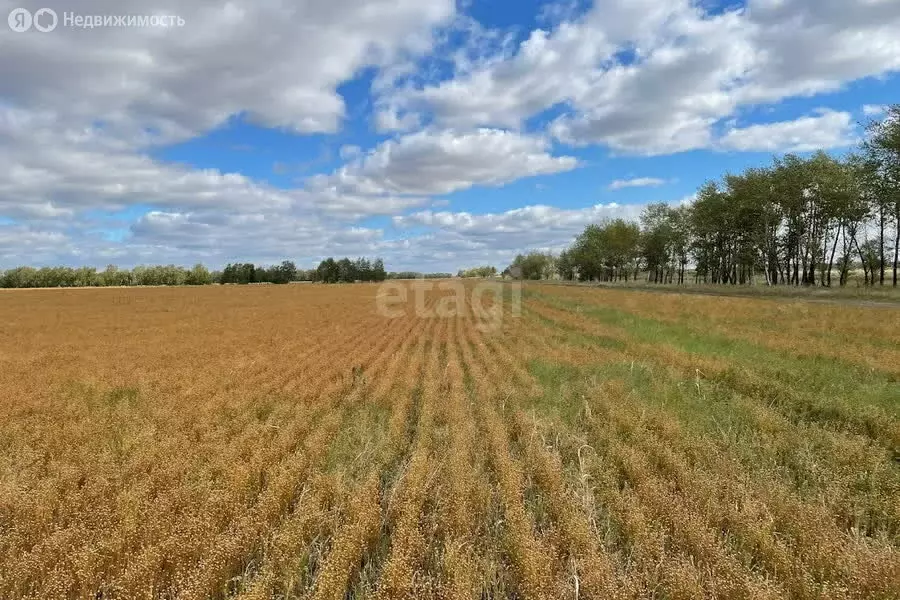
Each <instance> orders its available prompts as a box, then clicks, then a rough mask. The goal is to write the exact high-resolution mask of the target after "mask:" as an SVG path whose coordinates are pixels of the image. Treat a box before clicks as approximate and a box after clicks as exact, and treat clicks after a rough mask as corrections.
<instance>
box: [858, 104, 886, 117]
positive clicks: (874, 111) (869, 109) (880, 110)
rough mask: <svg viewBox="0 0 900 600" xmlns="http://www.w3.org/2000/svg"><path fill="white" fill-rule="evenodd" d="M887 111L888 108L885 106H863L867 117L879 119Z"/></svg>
mask: <svg viewBox="0 0 900 600" xmlns="http://www.w3.org/2000/svg"><path fill="white" fill-rule="evenodd" d="M886 111H887V106H885V105H883V104H866V105H865V106H863V114H864V115H866V116H867V117H879V116H881V115H883V114H884V113H885V112H886Z"/></svg>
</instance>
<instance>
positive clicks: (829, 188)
mask: <svg viewBox="0 0 900 600" xmlns="http://www.w3.org/2000/svg"><path fill="white" fill-rule="evenodd" d="M898 261H900V105H897V106H893V107H891V108H889V109H888V110H887V113H886V116H885V118H884V119H883V120H881V121H877V122H873V123H871V124H869V126H868V127H867V136H866V138H865V140H864V141H863V142H862V143H861V144H860V146H859V148H857V149H856V150H855V151H854V152H852V153H850V154H848V155H847V156H846V157H842V158H835V157H832V156H829V155H827V154H826V153H824V152H817V153H815V154H813V155H811V156H809V157H808V158H803V157H800V156H797V155H793V154H789V155H787V156H784V157H778V158H775V159H774V160H773V162H772V164H771V165H769V166H765V167H758V168H750V169H747V170H745V171H744V172H743V173H740V174H727V175H725V176H724V177H723V178H722V179H721V180H720V181H713V182H708V183H706V184H704V185H703V186H702V187H701V188H700V190H699V191H698V192H697V197H696V199H695V200H694V201H693V202H692V203H691V204H687V205H681V206H670V205H668V204H665V203H658V204H651V205H649V206H648V207H646V209H645V210H644V211H643V212H642V214H641V215H640V218H639V220H638V221H637V222H631V221H626V220H623V219H617V220H614V221H608V222H605V223H601V224H594V225H589V226H588V227H586V228H585V230H584V231H583V232H582V233H581V234H580V235H579V236H578V237H577V238H576V239H575V241H574V243H573V244H572V245H571V246H570V247H569V248H567V249H566V250H565V251H564V252H562V253H561V254H560V255H559V256H558V257H555V258H554V257H552V256H549V255H547V254H544V253H540V252H532V253H529V254H525V255H520V256H518V257H516V260H515V261H514V262H513V264H512V265H510V268H509V269H508V270H507V271H506V272H508V273H510V274H512V275H514V276H520V277H523V278H526V279H540V278H544V277H547V274H548V272H554V273H556V274H558V275H559V276H560V277H562V278H564V279H579V280H585V281H589V280H598V281H611V280H622V279H624V280H628V279H636V278H638V277H639V276H640V275H641V274H646V277H647V279H648V280H649V281H651V282H656V283H684V282H685V278H686V275H687V273H688V272H689V270H690V271H692V272H693V278H694V281H695V282H703V283H714V284H746V283H752V282H754V281H758V280H764V281H765V283H767V284H770V285H821V286H832V285H834V284H837V285H840V286H844V285H847V283H848V281H849V280H850V276H851V273H852V271H854V270H856V269H859V270H861V271H862V272H863V282H864V284H865V285H876V284H880V285H885V283H886V282H890V283H891V284H892V285H894V286H897V284H898ZM506 272H505V273H506Z"/></svg>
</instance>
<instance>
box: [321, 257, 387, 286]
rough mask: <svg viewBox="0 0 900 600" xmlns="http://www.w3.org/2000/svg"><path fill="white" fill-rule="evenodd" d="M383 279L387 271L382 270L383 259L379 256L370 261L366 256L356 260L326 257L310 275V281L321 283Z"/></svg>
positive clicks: (385, 277)
mask: <svg viewBox="0 0 900 600" xmlns="http://www.w3.org/2000/svg"><path fill="white" fill-rule="evenodd" d="M385 279H387V271H385V270H384V261H382V260H381V259H380V258H377V259H375V260H374V261H371V262H370V261H369V260H368V259H366V258H358V259H356V260H350V259H349V258H342V259H340V260H334V259H333V258H326V259H325V260H323V261H322V262H321V263H319V266H318V267H316V269H315V271H313V272H312V273H311V276H310V280H311V281H317V282H322V283H341V282H343V283H352V282H354V281H384V280H385Z"/></svg>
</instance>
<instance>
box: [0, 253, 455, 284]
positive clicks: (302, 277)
mask: <svg viewBox="0 0 900 600" xmlns="http://www.w3.org/2000/svg"><path fill="white" fill-rule="evenodd" d="M446 277H452V275H450V274H449V273H419V272H415V271H402V272H397V273H394V272H390V273H389V272H387V271H386V270H385V268H384V261H382V259H380V258H376V259H375V260H371V261H370V260H369V259H366V258H358V259H355V260H351V259H349V258H342V259H339V260H335V259H333V258H327V259H325V260H323V261H322V262H321V263H319V266H318V267H316V268H315V269H308V270H305V269H298V268H297V266H296V265H295V264H294V262H293V261H290V260H285V261H282V262H281V263H280V264H277V265H272V266H263V265H255V264H253V263H229V264H227V265H226V266H225V268H224V269H222V270H221V271H212V270H210V269H208V268H207V267H206V266H204V265H202V264H199V263H198V264H196V265H194V266H193V267H182V266H178V265H147V266H144V265H141V266H137V267H134V268H133V269H123V268H119V267H117V266H116V265H108V266H107V267H106V268H105V269H103V270H99V269H96V268H94V267H63V266H57V267H39V268H38V267H28V266H23V267H16V268H13V269H9V270H6V271H0V288H58V287H128V286H179V285H211V284H252V283H272V284H286V283H291V282H304V281H305V282H321V283H347V282H355V281H384V280H385V279H421V278H425V279H435V278H446Z"/></svg>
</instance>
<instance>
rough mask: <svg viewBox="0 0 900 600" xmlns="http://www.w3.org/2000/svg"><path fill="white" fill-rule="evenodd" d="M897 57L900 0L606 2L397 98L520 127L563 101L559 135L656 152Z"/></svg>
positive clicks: (455, 120) (447, 119) (443, 118)
mask: <svg viewBox="0 0 900 600" xmlns="http://www.w3.org/2000/svg"><path fill="white" fill-rule="evenodd" d="M898 69H900V3H898V2H891V1H884V0H882V1H873V0H783V1H779V2H773V1H772V0H749V2H748V4H747V6H746V7H744V8H739V9H732V10H729V11H725V12H719V13H709V12H705V10H704V9H703V8H702V7H701V5H700V4H699V3H696V2H692V1H690V0H672V1H670V2H658V1H657V0H632V1H630V2H596V3H595V4H594V6H593V8H592V9H591V10H589V11H588V12H587V14H585V15H584V16H583V17H581V18H578V19H576V20H572V21H568V22H564V23H562V24H560V25H559V26H558V27H556V28H555V29H554V30H552V31H549V32H548V31H543V30H535V31H534V32H532V33H531V35H530V36H529V37H528V38H527V39H526V40H525V41H524V42H522V43H521V45H520V46H519V47H518V49H517V51H516V52H514V53H512V54H507V53H503V54H498V55H497V56H496V57H495V58H494V59H493V60H490V59H487V60H485V61H483V65H482V66H481V68H479V69H477V70H474V71H471V72H468V71H467V72H463V73H459V74H457V76H456V77H454V78H452V79H449V80H447V81H444V82H441V83H439V84H435V85H425V86H423V87H420V88H418V89H415V88H409V87H408V86H406V87H402V88H399V89H397V90H395V92H394V94H393V95H392V97H391V98H390V105H391V106H392V107H393V109H394V110H396V111H400V112H402V111H408V113H410V114H418V113H425V114H427V113H433V115H434V118H435V119H436V120H437V121H438V122H439V123H445V124H448V125H450V126H454V127H465V126H472V125H488V126H492V125H500V126H505V127H518V126H521V124H522V123H523V121H524V120H525V119H527V118H529V117H531V116H533V115H536V114H539V113H541V112H542V111H544V110H546V109H549V108H551V107H554V106H562V107H564V112H565V113H566V114H564V115H563V116H561V117H559V118H557V119H556V120H555V121H554V122H553V123H552V125H551V126H550V131H551V132H552V133H553V135H555V136H556V137H557V138H558V139H560V140H561V141H563V142H566V143H570V144H575V145H587V144H603V145H607V146H609V147H611V148H612V149H614V150H616V151H620V152H627V153H635V154H643V155H657V154H667V153H672V152H679V151H684V150H690V149H697V148H710V147H713V146H715V145H716V140H715V138H714V136H713V133H712V132H713V126H714V125H715V124H716V123H718V122H720V121H722V120H723V119H726V118H728V117H730V116H732V115H734V114H736V111H737V110H738V109H739V108H740V107H742V106H753V105H758V104H767V103H772V102H777V101H779V100H782V99H784V98H787V97H792V96H797V95H813V94H816V93H820V92H825V91H832V90H836V89H838V88H840V87H841V86H842V85H843V84H844V83H846V82H849V81H854V80H857V79H860V78H864V77H869V76H875V75H882V74H885V73H889V72H894V71H897V70H898Z"/></svg>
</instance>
